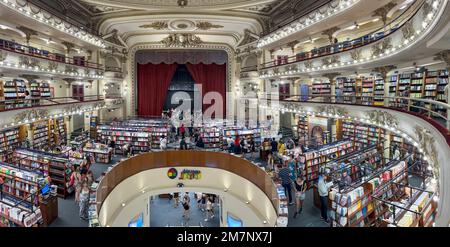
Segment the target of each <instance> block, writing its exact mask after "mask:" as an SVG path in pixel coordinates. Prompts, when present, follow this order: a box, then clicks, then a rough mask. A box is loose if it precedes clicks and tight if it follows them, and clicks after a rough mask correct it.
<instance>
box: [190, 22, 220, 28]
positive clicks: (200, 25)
mask: <svg viewBox="0 0 450 247" xmlns="http://www.w3.org/2000/svg"><path fill="white" fill-rule="evenodd" d="M195 26H196V27H197V28H198V29H200V30H210V29H213V28H223V27H224V26H222V25H216V24H212V23H211V22H207V21H200V22H197V24H196V25H195Z"/></svg>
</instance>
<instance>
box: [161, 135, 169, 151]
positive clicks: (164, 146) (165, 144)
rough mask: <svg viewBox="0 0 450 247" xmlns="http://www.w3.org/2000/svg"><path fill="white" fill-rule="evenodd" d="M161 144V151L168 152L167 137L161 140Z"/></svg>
mask: <svg viewBox="0 0 450 247" xmlns="http://www.w3.org/2000/svg"><path fill="white" fill-rule="evenodd" d="M159 143H160V148H161V150H166V149H167V139H166V136H162V137H161V139H160V140H159Z"/></svg>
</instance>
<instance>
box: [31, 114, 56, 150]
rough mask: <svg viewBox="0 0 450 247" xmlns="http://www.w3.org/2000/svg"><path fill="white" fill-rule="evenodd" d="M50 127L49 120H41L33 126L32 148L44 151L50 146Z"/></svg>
mask: <svg viewBox="0 0 450 247" xmlns="http://www.w3.org/2000/svg"><path fill="white" fill-rule="evenodd" d="M51 133H52V132H51V130H50V125H49V121H48V120H41V121H38V122H34V123H32V124H31V136H32V147H33V148H34V149H42V148H45V147H47V146H48V145H49V144H50V134H51Z"/></svg>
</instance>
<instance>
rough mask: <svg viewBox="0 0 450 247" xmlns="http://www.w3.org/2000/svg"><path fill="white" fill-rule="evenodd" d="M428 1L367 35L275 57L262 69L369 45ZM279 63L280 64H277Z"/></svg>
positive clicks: (393, 30)
mask: <svg viewBox="0 0 450 247" xmlns="http://www.w3.org/2000/svg"><path fill="white" fill-rule="evenodd" d="M425 3H426V1H425V0H423V1H422V2H421V4H420V5H418V6H417V9H415V10H414V11H411V12H409V10H411V9H412V7H413V6H416V5H415V4H411V5H410V6H409V7H408V8H407V9H406V10H405V11H404V12H403V14H401V15H399V16H397V18H395V19H394V20H392V21H391V22H389V23H388V24H386V26H384V27H381V28H379V29H377V30H375V31H373V32H370V33H368V34H366V35H363V36H361V37H358V38H356V39H353V40H351V41H343V42H339V43H336V44H331V45H327V46H323V47H320V48H314V49H312V50H311V51H309V52H301V53H298V54H296V55H294V56H290V57H288V58H287V59H286V58H285V59H282V60H281V61H280V63H278V62H279V60H277V59H275V60H274V61H270V62H266V63H263V64H261V69H269V68H273V67H279V66H284V65H289V64H292V63H296V62H301V61H307V60H311V59H315V58H320V57H324V56H328V55H332V54H339V53H342V52H346V51H349V50H354V49H357V48H360V47H363V46H367V45H370V44H373V43H375V42H377V41H379V40H381V39H383V38H387V37H389V36H390V35H392V34H393V33H395V31H397V30H399V29H400V28H402V27H403V26H404V25H405V23H407V22H408V21H409V20H411V19H412V18H413V17H414V16H415V15H416V14H417V12H419V10H420V9H421V8H422V7H423V5H424V4H425ZM405 13H409V14H408V15H407V18H405V19H406V20H405V19H402V20H401V21H403V23H402V24H401V25H400V26H398V25H399V24H398V23H397V24H396V25H393V23H395V22H396V21H397V20H399V19H400V17H404V14H405ZM390 26H394V27H395V26H398V27H396V28H390V29H389V30H386V31H385V29H386V27H390ZM322 51H324V52H322ZM277 63H278V64H277Z"/></svg>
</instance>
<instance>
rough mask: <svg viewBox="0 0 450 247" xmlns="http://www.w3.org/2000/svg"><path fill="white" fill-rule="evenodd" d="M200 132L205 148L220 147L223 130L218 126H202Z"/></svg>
mask: <svg viewBox="0 0 450 247" xmlns="http://www.w3.org/2000/svg"><path fill="white" fill-rule="evenodd" d="M201 130H202V132H201V133H200V136H201V138H202V139H203V142H204V144H205V148H206V149H217V148H222V143H223V137H222V134H223V131H222V128H219V127H203V128H201Z"/></svg>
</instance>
